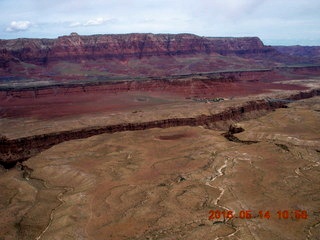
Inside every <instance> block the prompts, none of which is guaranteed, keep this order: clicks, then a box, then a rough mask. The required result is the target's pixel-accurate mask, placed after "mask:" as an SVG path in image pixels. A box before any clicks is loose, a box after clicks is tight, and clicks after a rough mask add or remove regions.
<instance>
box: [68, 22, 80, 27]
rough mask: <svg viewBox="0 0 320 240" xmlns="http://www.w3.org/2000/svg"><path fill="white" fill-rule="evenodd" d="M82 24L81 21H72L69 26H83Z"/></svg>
mask: <svg viewBox="0 0 320 240" xmlns="http://www.w3.org/2000/svg"><path fill="white" fill-rule="evenodd" d="M81 25H82V24H81V23H80V22H72V23H70V24H69V27H79V26H81Z"/></svg>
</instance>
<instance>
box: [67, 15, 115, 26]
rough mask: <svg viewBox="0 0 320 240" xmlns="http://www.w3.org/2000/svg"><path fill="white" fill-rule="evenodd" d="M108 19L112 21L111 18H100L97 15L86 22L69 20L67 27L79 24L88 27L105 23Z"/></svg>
mask: <svg viewBox="0 0 320 240" xmlns="http://www.w3.org/2000/svg"><path fill="white" fill-rule="evenodd" d="M109 21H112V19H106V18H102V17H99V18H95V19H90V20H88V21H86V22H83V23H81V22H78V21H76V22H71V23H70V24H69V27H81V26H84V27H90V26H99V25H103V24H105V23H106V22H109Z"/></svg>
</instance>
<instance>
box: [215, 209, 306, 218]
mask: <svg viewBox="0 0 320 240" xmlns="http://www.w3.org/2000/svg"><path fill="white" fill-rule="evenodd" d="M272 217H277V218H278V219H307V218H308V213H307V211H306V210H292V211H290V210H279V211H277V212H271V211H269V210H266V211H262V210H260V211H258V212H255V213H254V212H253V211H251V210H241V211H239V212H238V214H236V213H235V212H234V211H225V210H223V211H221V210H210V211H209V220H215V219H231V218H240V219H251V218H260V219H270V218H272Z"/></svg>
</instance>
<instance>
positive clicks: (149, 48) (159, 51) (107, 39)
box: [0, 33, 275, 67]
mask: <svg viewBox="0 0 320 240" xmlns="http://www.w3.org/2000/svg"><path fill="white" fill-rule="evenodd" d="M274 51H275V50H274V49H273V48H271V47H266V46H264V45H263V43H262V41H261V40H260V39H259V38H257V37H243V38H211V37H200V36H196V35H192V34H137V33H135V34H115V35H92V36H80V35H78V34H76V33H72V34H71V35H69V36H62V37H59V38H57V39H15V40H0V67H1V65H2V67H4V66H5V64H6V62H8V61H12V60H15V61H23V62H30V63H37V64H46V63H48V62H50V61H55V60H84V59H100V58H107V59H110V58H119V59H126V58H129V57H137V58H142V57H146V56H161V55H183V54H195V53H206V54H209V53H219V54H237V55H246V54H259V53H266V52H274Z"/></svg>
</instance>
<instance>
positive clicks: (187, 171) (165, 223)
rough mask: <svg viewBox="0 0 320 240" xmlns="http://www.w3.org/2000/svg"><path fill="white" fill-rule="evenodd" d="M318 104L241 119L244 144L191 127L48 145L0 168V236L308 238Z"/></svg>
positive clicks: (319, 144) (313, 232)
mask: <svg viewBox="0 0 320 240" xmlns="http://www.w3.org/2000/svg"><path fill="white" fill-rule="evenodd" d="M319 104H320V98H319V97H315V98H311V99H307V100H303V101H298V102H295V103H292V104H290V105H289V108H287V109H278V110H276V111H274V112H271V113H269V114H268V115H266V116H264V117H261V118H258V119H255V120H250V121H247V122H241V123H240V126H242V127H243V128H244V129H245V131H244V132H242V133H239V134H237V135H236V136H237V137H239V138H240V139H241V140H256V141H259V142H258V143H255V144H250V145H247V144H243V143H235V142H230V141H228V140H227V139H225V138H224V137H223V136H222V135H221V133H222V132H221V131H215V130H210V129H204V128H202V127H176V128H169V129H150V130H145V131H133V132H121V133H114V134H102V135H97V136H93V137H90V138H87V139H81V140H73V141H69V142H64V143H61V144H58V145H56V146H54V147H52V148H51V149H48V150H46V151H44V152H42V153H40V154H39V155H37V156H35V157H32V158H30V159H29V160H28V161H26V162H24V163H23V165H24V169H25V170H24V171H21V170H19V168H18V167H17V168H15V169H11V170H1V172H0V192H1V195H0V214H1V218H0V239H5V240H9V239H41V240H42V239H43V240H44V239H48V240H51V239H98V240H99V239H103V240H104V239H166V240H169V239H170V240H171V239H172V240H173V239H216V240H218V239H225V240H227V239H248V240H250V239H281V240H282V239H283V240H287V239H290V240H301V239H319V238H320V209H319V206H320V188H319V186H320V180H319V173H320V153H319V152H320V139H319V135H320V131H319V130H320V125H319V123H320V112H319V110H320V108H319ZM171 110H172V109H171ZM199 111H200V110H199ZM211 210H213V211H215V212H217V211H220V212H222V211H232V218H231V217H230V218H225V219H224V218H223V217H220V218H218V217H216V218H215V219H211V220H209V217H210V213H209V212H210V211H211ZM246 211H247V213H248V214H247V217H243V215H242V214H243V213H245V212H246ZM248 211H250V212H248ZM259 211H261V212H260V214H259ZM268 211H269V212H268ZM278 211H280V213H279V214H280V216H281V218H282V219H279V214H278V213H277V212H278ZM286 211H288V212H286ZM268 213H269V214H268ZM286 213H288V216H286ZM269 215H270V217H269V218H268V216H269Z"/></svg>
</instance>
